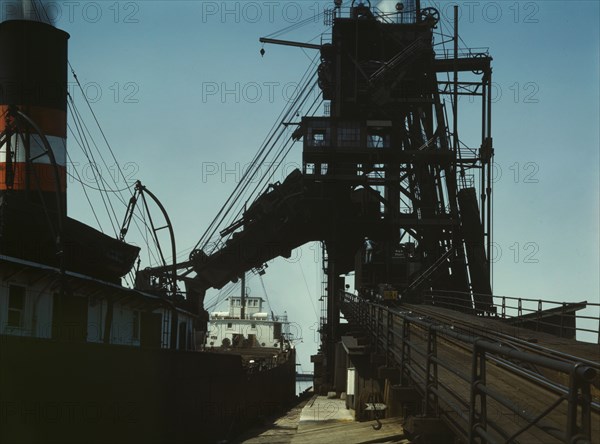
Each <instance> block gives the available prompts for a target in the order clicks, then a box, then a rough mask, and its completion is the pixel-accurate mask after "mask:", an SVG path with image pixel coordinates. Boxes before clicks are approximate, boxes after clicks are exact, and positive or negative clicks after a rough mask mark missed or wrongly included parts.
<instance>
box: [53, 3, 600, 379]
mask: <svg viewBox="0 0 600 444" xmlns="http://www.w3.org/2000/svg"><path fill="white" fill-rule="evenodd" d="M57 3H58V4H59V5H62V10H61V14H60V17H59V19H58V22H57V25H58V27H60V28H62V29H64V30H66V31H67V32H69V33H70V34H71V40H70V60H71V63H72V64H73V66H74V68H75V69H76V71H77V73H78V75H79V78H80V80H81V81H82V82H83V83H84V84H86V85H87V86H88V88H89V89H88V95H89V96H91V98H97V100H96V101H95V103H94V104H93V106H94V109H95V111H96V113H97V115H98V117H99V119H100V121H101V123H102V126H103V128H104V130H105V132H106V134H107V136H108V138H109V140H110V141H111V143H112V145H113V148H114V149H115V151H116V153H117V157H118V159H119V162H120V163H121V164H122V165H128V166H127V168H128V169H126V171H127V173H128V178H130V179H132V180H133V179H141V180H142V181H143V182H144V183H145V184H146V185H148V187H149V188H150V189H151V190H152V191H154V192H155V193H156V194H157V195H158V196H159V198H160V199H161V200H162V201H163V202H164V203H165V205H166V207H167V209H168V211H169V213H170V215H171V218H172V220H173V223H174V225H175V230H176V234H177V240H178V243H179V246H180V249H181V250H183V249H184V248H189V247H191V246H192V245H193V244H195V242H196V241H197V240H198V238H199V236H200V235H201V233H202V232H203V231H204V229H205V227H206V226H207V224H208V222H209V221H210V220H211V218H212V217H213V216H214V214H215V213H216V211H217V210H218V208H219V207H220V205H221V204H222V202H223V200H224V199H225V198H226V197H227V196H228V194H229V193H230V192H231V190H232V189H233V187H234V186H235V180H236V179H239V173H238V174H237V175H236V174H235V171H236V170H238V169H239V167H238V166H237V165H245V164H246V163H247V162H248V161H249V160H250V159H251V158H252V156H253V155H254V153H255V152H256V150H257V149H258V147H259V145H260V143H261V142H262V140H263V138H264V136H265V135H266V133H267V131H268V130H269V128H270V127H271V125H272V124H273V122H274V120H275V118H276V117H277V115H278V114H279V112H280V111H281V109H282V108H283V107H284V105H285V99H284V96H285V95H286V93H287V92H288V91H286V89H285V87H286V85H288V84H290V82H295V81H297V80H298V79H299V78H300V76H301V75H302V74H303V73H304V71H305V70H306V69H307V67H308V65H309V63H310V57H311V56H312V55H313V54H314V53H311V52H310V51H303V50H301V49H296V48H282V47H273V46H268V47H266V51H267V53H266V55H265V57H264V58H261V57H260V55H259V50H260V48H261V45H260V44H259V43H258V38H259V37H261V36H264V35H267V34H271V33H273V32H275V31H277V30H279V29H282V28H284V27H286V26H289V25H290V24H293V23H297V22H298V21H299V20H301V19H304V18H308V17H310V16H312V15H313V14H314V12H315V11H316V10H317V9H318V10H321V9H322V8H323V7H324V6H325V5H329V3H331V2H329V1H328V2H312V1H304V2H266V1H265V2H262V1H259V2H206V1H205V2H200V1H185V2H179V1H170V2H162V1H142V2H120V3H118V4H116V5H117V7H115V3H113V2H86V1H83V2H81V3H79V4H78V5H76V6H72V7H71V8H72V9H71V10H70V11H69V9H68V8H69V7H68V6H67V5H66V4H63V3H61V2H57ZM385 3H389V2H383V4H382V5H381V6H382V7H388V6H389V5H386V4H385ZM426 3H429V4H431V3H436V2H426ZM392 4H395V2H392ZM444 5H446V3H444ZM441 10H442V15H443V16H444V15H446V14H444V13H447V14H448V15H450V14H451V7H450V6H444V7H442V8H441ZM449 18H450V17H449ZM599 20H600V14H599V6H598V2H596V1H579V2H577V1H575V2H574V1H571V2H562V1H537V2H531V1H529V2H512V1H506V2H503V1H501V2H486V1H482V2H464V3H462V4H461V20H460V30H461V36H462V38H463V40H464V41H465V42H466V44H467V45H469V46H473V47H489V48H490V52H491V54H492V56H493V57H494V62H493V67H494V82H495V84H496V91H497V98H496V100H495V104H494V110H493V123H494V127H493V136H494V146H495V152H496V158H495V161H496V163H497V167H496V171H497V179H496V183H495V200H494V216H495V225H494V228H495V229H494V236H495V237H494V240H495V242H496V244H497V251H498V252H501V256H500V255H499V256H498V257H497V258H496V261H495V267H494V290H495V293H496V294H503V295H511V296H522V297H532V298H542V299H551V300H560V301H580V300H588V301H590V302H592V301H594V302H598V294H599V281H598V275H599V259H598V256H599V253H598V252H599V248H600V247H599V199H600V196H599V188H600V186H599V173H598V171H599V166H600V161H599V145H600V141H599V121H600V115H599V107H600V105H599V103H600V99H599V95H600V93H599V78H600V75H599V74H600V73H599V41H600V36H599ZM446 26H447V27H446V29H450V26H452V24H451V23H448V24H447V25H446ZM323 30H324V26H323V25H322V23H321V22H320V21H319V22H315V23H311V24H310V25H308V26H306V27H304V28H302V29H300V30H298V31H295V32H292V33H290V34H288V35H286V36H285V37H283V38H289V39H292V40H300V41H307V40H311V39H313V38H315V37H317V36H318V35H319V33H320V32H323ZM317 41H318V40H317ZM215 88H216V91H215ZM223 89H227V90H229V91H234V92H230V93H228V94H225V95H224V96H222V95H221V92H222V90H223ZM74 91H75V90H74ZM98 91H101V93H102V94H101V96H98V95H97V92H98ZM117 91H118V94H116V92H117ZM75 98H76V99H79V100H78V103H79V107H80V108H81V109H83V102H82V101H81V100H80V99H81V97H80V94H79V92H77V91H75ZM463 119H464V117H463ZM475 125H478V124H477V123H475ZM468 135H469V130H468V129H467V130H465V131H464V136H465V137H467V136H468ZM467 142H469V141H468V140H467ZM70 146H71V149H70V151H71V153H72V155H73V159H74V161H77V159H79V162H82V163H83V162H84V161H83V160H81V159H82V156H81V153H80V152H79V151H80V150H79V148H77V147H76V146H75V145H74V144H71V145H70ZM300 152H301V146H300V145H298V146H297V148H296V149H295V150H294V152H293V153H292V154H291V155H290V157H289V158H288V161H289V162H291V163H294V162H295V163H299V159H300ZM128 163H129V164H128ZM215 167H216V168H218V171H219V173H221V172H222V170H223V169H224V168H226V169H227V170H229V171H230V173H227V174H224V176H221V174H214V175H210V176H208V175H207V174H203V172H204V173H206V172H207V171H213V169H214V168H215ZM231 171H233V172H231ZM88 173H89V171H88ZM281 178H282V177H281V176H279V177H278V179H281ZM119 183H120V184H121V185H123V181H122V180H121V182H119ZM69 199H70V200H69V211H70V215H71V216H72V217H76V218H79V219H82V220H84V221H86V222H88V223H90V224H93V221H94V219H93V217H92V214H91V212H90V210H89V208H88V206H87V204H86V203H85V200H84V198H83V196H82V192H81V187H80V186H79V185H78V184H77V183H71V184H70V188H69ZM124 210H125V208H124V207H123V208H119V209H118V212H119V214H120V215H122V214H124ZM104 225H105V226H104V228H105V230H106V231H108V232H110V229H107V228H108V224H107V223H105V224H104ZM313 258H314V254H313V253H312V251H311V250H310V248H309V247H305V248H304V249H302V259H301V265H299V264H298V263H294V261H287V262H286V261H284V260H279V261H275V262H274V263H273V264H271V265H270V268H269V272H268V273H267V275H266V276H265V285H266V287H267V290H268V292H269V297H270V299H271V302H272V304H273V309H274V310H275V311H276V312H282V311H283V310H287V312H288V314H289V315H290V318H291V320H293V321H295V322H296V323H297V324H298V325H299V328H300V329H301V330H302V334H303V337H304V343H303V344H300V345H299V353H300V358H301V362H302V364H303V368H304V370H308V369H309V368H310V367H309V364H308V356H309V355H310V354H311V353H314V352H315V350H316V346H317V344H316V341H315V331H314V329H315V322H316V318H315V313H314V310H313V308H312V306H311V302H310V301H309V297H310V298H312V300H313V301H315V302H314V303H315V306H316V307H317V309H318V303H317V302H316V299H317V298H318V296H319V294H318V291H320V290H318V289H319V280H320V276H319V273H318V270H319V268H320V264H319V263H318V262H316V261H315V260H314V259H313ZM303 274H304V276H305V277H306V281H307V282H306V284H305V282H304V279H303ZM249 285H250V287H251V290H252V292H253V293H254V294H262V288H261V286H260V283H259V282H258V280H257V279H254V280H252V281H250V284H249ZM307 287H308V289H309V290H310V295H307V293H308V292H307Z"/></svg>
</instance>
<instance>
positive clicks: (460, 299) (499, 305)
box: [421, 290, 600, 343]
mask: <svg viewBox="0 0 600 444" xmlns="http://www.w3.org/2000/svg"><path fill="white" fill-rule="evenodd" d="M465 296H468V297H469V298H470V296H471V294H470V293H467V292H460V291H448V290H431V291H426V292H424V293H423V299H422V301H421V302H422V303H423V304H427V305H439V306H443V307H447V308H450V309H454V308H456V309H460V310H461V311H464V310H465V306H464V301H465ZM473 296H474V297H476V296H489V295H480V294H479V293H474V294H473ZM493 301H494V302H493V307H495V308H496V316H497V317H499V318H501V319H505V320H507V321H509V322H510V323H512V324H517V325H523V324H532V325H534V326H535V328H537V329H538V330H539V327H540V326H547V327H552V328H557V329H558V330H559V332H560V336H564V335H565V334H566V333H575V334H577V333H579V334H581V335H588V336H591V341H594V338H593V336H594V335H596V341H600V334H598V332H599V331H600V304H598V303H593V302H587V301H579V302H569V303H567V302H556V301H550V300H545V299H532V298H520V297H511V296H500V295H494V296H493ZM578 307H579V308H578ZM573 308H578V310H575V311H573ZM569 309H571V313H569ZM470 310H471V311H472V313H473V314H477V315H485V314H486V313H484V312H483V311H481V310H478V309H477V308H476V307H475V306H471V308H470ZM551 310H554V311H551ZM578 311H581V312H582V313H581V314H579V313H578ZM536 314H537V316H533V315H536ZM543 315H546V316H559V315H560V316H561V324H560V325H557V324H555V323H551V322H546V321H544V319H543V317H542V316H543ZM568 318H573V320H574V326H567V325H565V324H564V321H565V320H566V319H568ZM578 324H583V325H578ZM599 343H600V342H599Z"/></svg>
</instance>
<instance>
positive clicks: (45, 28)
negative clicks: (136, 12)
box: [0, 0, 69, 262]
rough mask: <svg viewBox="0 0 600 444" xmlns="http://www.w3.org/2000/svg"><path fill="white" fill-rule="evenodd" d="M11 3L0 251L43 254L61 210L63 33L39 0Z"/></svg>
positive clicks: (1, 57)
mask: <svg viewBox="0 0 600 444" xmlns="http://www.w3.org/2000/svg"><path fill="white" fill-rule="evenodd" d="M18 5H20V10H17V7H18ZM12 7H14V8H15V9H13V10H10V8H9V10H10V11H11V12H13V13H15V14H16V13H18V14H20V15H21V17H20V18H18V19H16V20H7V21H3V22H2V23H0V134H2V135H4V137H3V138H2V139H1V140H0V254H9V255H15V256H20V257H24V256H25V257H26V258H28V259H39V260H43V259H44V258H45V257H46V258H47V257H50V258H52V257H53V256H54V255H56V251H55V250H56V238H57V236H58V235H59V234H60V233H59V231H60V230H59V227H60V226H61V223H62V221H63V220H64V218H65V217H66V183H67V180H66V179H67V174H66V173H67V172H66V157H67V152H66V136H67V40H68V38H69V35H68V34H67V33H66V32H64V31H61V30H59V29H57V28H55V27H54V26H52V25H50V24H49V23H48V22H49V17H48V16H47V14H46V13H45V9H44V5H43V4H42V2H40V1H31V0H24V1H22V2H20V3H19V2H15V3H14V4H13V5H12ZM10 17H11V18H12V17H13V16H10ZM19 114H21V116H19ZM23 116H26V118H24V117H23ZM48 147H50V148H51V151H52V153H53V157H54V159H52V156H49V155H48V154H47V151H48V150H47V148H48ZM32 255H33V256H34V257H32ZM38 256H40V257H38ZM44 262H47V261H44Z"/></svg>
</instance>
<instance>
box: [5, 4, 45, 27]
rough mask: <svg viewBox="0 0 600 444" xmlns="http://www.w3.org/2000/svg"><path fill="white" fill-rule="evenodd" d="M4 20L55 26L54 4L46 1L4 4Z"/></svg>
mask: <svg viewBox="0 0 600 444" xmlns="http://www.w3.org/2000/svg"><path fill="white" fill-rule="evenodd" d="M3 3H4V4H3V11H2V20H3V21H4V20H30V21H33V22H41V23H46V24H48V25H54V18H55V15H54V14H53V12H55V11H54V8H53V5H52V2H48V1H46V0H14V1H6V2H3Z"/></svg>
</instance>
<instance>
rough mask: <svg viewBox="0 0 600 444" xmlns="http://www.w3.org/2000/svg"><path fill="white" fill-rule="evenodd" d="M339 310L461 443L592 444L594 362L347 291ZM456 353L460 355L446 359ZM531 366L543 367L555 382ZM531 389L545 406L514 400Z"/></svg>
mask: <svg viewBox="0 0 600 444" xmlns="http://www.w3.org/2000/svg"><path fill="white" fill-rule="evenodd" d="M341 309H342V312H343V314H344V316H345V318H346V319H347V320H348V322H349V323H350V324H356V325H360V326H361V327H363V328H364V330H365V332H366V333H367V335H368V337H369V339H370V346H371V349H372V350H373V352H374V353H377V354H379V355H381V356H385V358H386V362H387V364H386V365H387V366H388V367H395V368H397V369H398V373H399V378H400V384H399V386H400V387H405V388H406V389H407V390H414V391H416V392H417V393H418V394H420V395H421V397H422V400H423V403H422V406H423V413H424V416H426V417H428V416H430V417H434V416H436V415H442V416H445V417H446V419H448V421H449V422H450V423H451V424H452V425H453V427H452V429H453V430H454V431H455V432H456V433H457V434H459V435H460V436H461V438H462V439H463V440H464V441H465V442H479V441H482V442H483V441H485V442H487V443H501V442H516V440H517V438H518V439H519V441H520V442H526V440H527V439H528V438H531V437H532V436H535V437H536V438H538V439H539V436H540V435H542V434H547V436H545V438H547V439H546V440H547V441H549V440H553V439H554V440H558V441H559V442H590V441H591V440H592V436H591V435H592V426H591V424H592V412H594V415H596V414H597V412H598V409H599V408H600V406H599V405H598V403H597V402H595V401H594V399H593V397H592V396H591V385H592V383H593V380H594V378H596V377H597V375H598V365H597V364H595V363H588V362H587V361H585V360H583V361H582V360H579V358H577V357H575V356H568V359H567V358H565V357H558V356H551V355H549V354H548V353H547V350H546V349H544V348H543V347H540V346H537V345H536V344H530V346H529V347H528V348H527V349H526V350H527V351H523V349H518V348H516V347H513V346H511V345H507V344H504V343H503V342H504V341H503V342H500V340H499V339H497V338H495V337H493V336H492V337H483V336H479V335H478V334H476V333H475V332H474V331H472V330H470V329H468V328H463V327H460V326H455V325H450V324H448V323H445V322H442V321H440V320H437V319H435V318H430V317H425V316H422V315H419V314H417V313H412V312H410V311H406V310H403V307H390V306H385V305H383V304H381V303H378V302H374V301H370V300H367V299H365V298H363V297H359V296H357V295H354V294H351V293H344V294H343V296H342V304H341ZM438 350H439V352H438ZM457 350H462V351H461V352H460V353H461V354H462V355H464V356H460V357H459V358H456V357H455V358H452V357H453V356H454V355H455V354H456V353H458V352H457ZM449 351H452V353H449ZM532 368H533V369H538V368H545V369H549V370H551V372H550V374H552V372H554V374H556V375H557V376H558V375H560V376H559V379H560V381H561V382H560V383H558V382H556V379H549V378H547V377H544V376H543V375H541V374H540V373H538V372H536V371H533V370H531V369H532ZM507 377H510V378H512V379H511V381H513V384H514V386H512V390H510V391H507V392H504V391H502V390H500V389H499V388H498V384H497V383H495V381H496V380H497V378H501V380H504V379H505V378H507ZM531 387H535V388H536V390H537V391H538V392H543V395H542V394H540V396H543V397H544V401H543V402H545V401H547V402H548V404H547V405H546V406H545V407H543V408H541V407H540V405H542V404H543V402H541V403H539V405H536V407H533V406H531V407H528V408H523V405H522V403H523V402H524V400H523V399H520V398H519V395H520V394H521V393H522V391H523V390H525V389H529V390H530V389H531ZM540 387H542V388H543V389H544V390H543V391H541V390H540ZM594 417H595V416H594ZM531 429H533V430H531ZM530 432H531V433H533V435H531V434H530ZM542 439H544V437H543V436H542ZM579 439H581V440H582V441H578V440H579ZM540 442H543V441H540Z"/></svg>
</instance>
